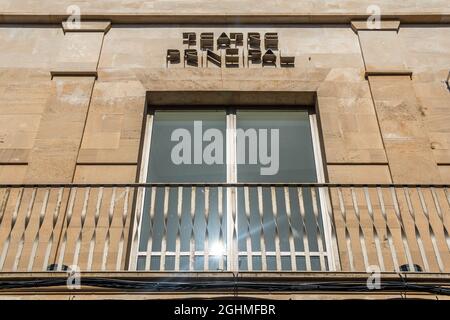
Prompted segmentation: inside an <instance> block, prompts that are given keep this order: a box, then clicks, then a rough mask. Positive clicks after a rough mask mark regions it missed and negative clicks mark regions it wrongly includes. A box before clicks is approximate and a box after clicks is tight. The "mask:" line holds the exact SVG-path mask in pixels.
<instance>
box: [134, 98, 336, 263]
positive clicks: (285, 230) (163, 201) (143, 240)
mask: <svg viewBox="0 0 450 320" xmlns="http://www.w3.org/2000/svg"><path fill="white" fill-rule="evenodd" d="M146 135H147V136H146V144H147V147H146V148H145V152H144V153H145V154H144V159H145V161H144V164H143V169H144V171H145V177H146V178H145V182H149V183H153V184H154V187H152V188H146V189H145V192H144V195H143V197H142V199H143V203H142V219H141V221H140V225H139V226H138V227H139V231H140V235H139V244H138V252H137V268H138V269H139V270H161V271H171V270H173V271H181V270H190V271H217V270H241V271H247V270H248V271H270V270H273V271H290V270H318V271H319V270H328V269H329V266H328V262H329V255H328V253H327V248H328V247H329V243H328V239H327V237H326V236H325V234H326V232H325V231H326V230H324V225H325V226H326V225H327V223H326V221H324V219H323V217H326V216H327V215H325V214H323V210H325V209H324V208H325V207H324V206H323V205H322V203H321V197H322V195H321V194H320V192H316V191H314V189H311V188H301V187H296V186H292V185H284V186H283V185H282V184H283V183H314V182H323V171H322V164H321V158H320V148H319V143H318V141H319V139H318V136H317V127H316V123H315V115H314V114H313V113H312V112H311V110H310V109H308V108H294V107H292V108H285V109H280V108H261V109H257V108H245V107H242V108H236V107H233V108H216V107H215V108H205V107H202V108H198V109H195V108H190V109H189V110H186V107H182V108H181V107H180V108H179V109H177V108H173V107H171V108H170V109H167V108H161V109H156V110H153V111H152V112H151V114H150V115H149V119H148V128H147V132H146ZM324 222H325V223H324Z"/></svg>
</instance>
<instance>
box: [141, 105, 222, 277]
mask: <svg viewBox="0 0 450 320" xmlns="http://www.w3.org/2000/svg"><path fill="white" fill-rule="evenodd" d="M225 126H226V113H225V111H222V110H220V111H214V110H212V111H189V112H186V111H156V112H155V115H154V118H153V128H152V137H151V146H150V156H149V164H148V175H147V181H148V182H153V183H183V182H186V183H195V182H226V164H225V159H226V158H225V156H226V154H225V139H226V136H225V132H226V127H225ZM210 129H214V131H211V130H210ZM177 130H178V131H177ZM208 130H210V131H208ZM211 133H213V134H211ZM203 138H205V139H203ZM215 139H219V140H220V139H223V142H221V141H217V147H220V148H222V150H220V151H219V153H221V154H222V157H223V161H216V162H215V163H213V164H211V163H208V162H207V161H209V160H208V159H206V157H204V154H203V151H205V150H206V151H208V150H211V149H208V145H210V144H211V143H213V142H215V141H216V140H215ZM173 140H175V141H173ZM203 140H205V141H203ZM180 143H184V144H183V150H181V149H177V152H178V153H177V154H175V156H178V159H174V155H173V150H174V148H176V146H177V145H180ZM195 144H197V147H198V149H199V150H200V158H197V162H199V163H195V162H196V159H195V155H194V149H195ZM188 149H189V150H188ZM215 151H216V152H217V151H218V149H217V150H215ZM183 152H186V154H184V153H183ZM186 155H189V157H186V158H184V156H186ZM206 156H207V155H206ZM213 156H216V154H215V153H213ZM180 159H182V160H183V161H182V162H181V163H179V160H180ZM219 160H220V159H219ZM217 162H219V163H217ZM226 208H227V206H226V189H225V188H222V187H221V188H218V187H214V188H213V187H196V188H192V187H190V186H186V187H183V188H180V187H170V188H166V187H157V188H154V189H152V188H147V189H146V191H145V197H144V210H143V214H142V222H141V233H140V242H139V251H140V254H141V255H142V256H143V257H144V258H143V257H141V258H140V260H139V261H138V269H139V270H144V269H147V270H161V271H173V270H191V271H193V270H197V271H202V270H204V269H205V257H204V256H203V255H202V254H201V252H202V251H205V250H207V251H208V252H210V255H209V257H208V261H206V264H207V267H208V269H209V270H212V271H216V270H218V269H220V270H223V269H225V267H226V260H225V257H224V254H225V249H224V248H225V247H226V232H227V230H226V221H227V220H226ZM206 210H208V214H205V212H206ZM148 251H150V252H152V253H153V254H152V255H151V257H150V259H148V265H146V264H145V255H146V254H147V252H148ZM193 252H196V255H195V256H194V257H193V261H191V259H192V257H191V253H193ZM214 253H216V254H215V255H214ZM175 255H178V258H176V256H175ZM163 257H164V261H163V260H161V259H163ZM163 262H164V263H163Z"/></svg>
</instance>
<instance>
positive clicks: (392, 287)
mask: <svg viewBox="0 0 450 320" xmlns="http://www.w3.org/2000/svg"><path fill="white" fill-rule="evenodd" d="M80 284H81V285H83V286H87V287H100V288H109V289H122V290H131V291H147V292H176V291H178V292H179V291H202V290H230V291H235V290H236V289H238V290H254V291H268V292H271V291H272V292H275V291H276V292H288V291H289V292H296V291H297V292H311V291H313V292H314V291H342V292H345V291H347V292H374V291H403V292H407V291H408V292H427V293H432V294H440V295H450V287H444V286H436V285H431V284H412V283H407V282H403V281H384V282H382V283H381V284H380V288H379V289H369V288H368V287H367V285H366V283H365V282H305V283H298V282H288V283H287V282H265V281H235V280H231V281H230V280H225V281H142V280H139V281H138V280H124V279H106V278H82V279H81V281H80ZM66 285H67V280H66V279H65V278H56V279H55V278H53V279H36V280H4V281H0V290H7V289H26V288H28V289H29V288H43V287H58V286H66ZM449 285H450V284H449Z"/></svg>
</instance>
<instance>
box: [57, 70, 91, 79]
mask: <svg viewBox="0 0 450 320" xmlns="http://www.w3.org/2000/svg"><path fill="white" fill-rule="evenodd" d="M50 75H51V77H52V79H53V78H54V77H95V79H97V77H98V73H97V71H96V70H91V71H88V70H78V71H74V70H50Z"/></svg>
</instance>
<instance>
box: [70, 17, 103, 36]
mask: <svg viewBox="0 0 450 320" xmlns="http://www.w3.org/2000/svg"><path fill="white" fill-rule="evenodd" d="M62 28H63V30H64V33H66V32H103V33H107V32H108V31H109V29H111V21H84V20H81V21H80V23H79V25H78V26H77V27H76V28H74V27H73V26H72V24H71V23H70V22H68V21H63V22H62Z"/></svg>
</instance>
